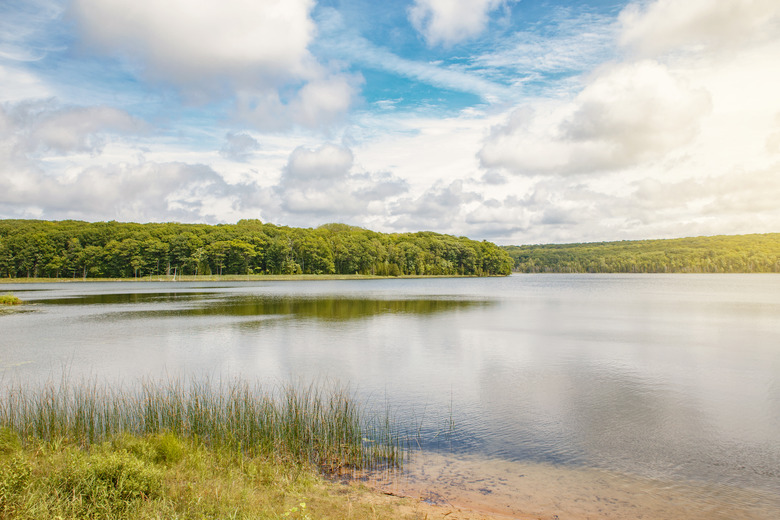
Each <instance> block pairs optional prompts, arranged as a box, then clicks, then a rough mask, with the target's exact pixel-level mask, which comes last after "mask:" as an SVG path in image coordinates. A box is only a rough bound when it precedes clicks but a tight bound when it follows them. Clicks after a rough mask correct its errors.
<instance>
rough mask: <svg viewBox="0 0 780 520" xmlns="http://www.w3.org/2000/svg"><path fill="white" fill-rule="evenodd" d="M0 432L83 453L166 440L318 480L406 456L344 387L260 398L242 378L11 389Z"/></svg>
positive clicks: (385, 418) (390, 430) (280, 391)
mask: <svg viewBox="0 0 780 520" xmlns="http://www.w3.org/2000/svg"><path fill="white" fill-rule="evenodd" d="M0 427H2V428H5V429H6V430H8V431H10V432H14V433H15V434H16V435H18V437H19V439H21V441H22V442H28V441H30V440H33V439H37V440H41V441H45V442H56V441H57V440H58V439H64V440H66V441H67V442H72V443H75V444H77V445H79V446H82V447H89V446H92V445H98V444H100V443H103V442H106V441H110V440H111V439H115V438H118V437H121V436H122V435H126V434H129V435H136V436H154V435H158V436H160V435H162V436H164V435H166V434H171V435H173V436H174V437H175V438H182V439H190V440H194V441H196V442H198V443H202V444H204V445H206V446H211V447H215V448H219V449H229V450H232V451H235V452H237V453H242V454H249V455H264V456H273V457H276V458H278V459H283V460H288V461H290V462H292V463H296V464H301V463H306V464H312V465H314V466H316V467H318V468H321V469H322V470H323V471H325V472H338V471H343V470H344V469H345V468H352V469H374V468H384V467H388V468H393V467H400V466H401V465H402V464H403V456H404V451H405V448H404V446H403V442H402V441H401V436H400V435H399V434H398V433H397V430H396V429H395V428H394V427H393V424H392V421H391V420H390V415H389V412H386V413H385V414H380V415H371V414H369V413H367V412H366V411H365V410H364V409H363V408H361V406H360V405H358V404H357V402H356V401H355V400H354V399H353V398H352V396H351V395H350V394H349V392H348V391H346V390H345V389H343V388H340V387H337V386H331V387H327V388H326V387H322V386H316V385H310V386H300V385H299V386H295V385H285V386H280V387H276V388H275V389H273V390H272V391H268V392H267V391H264V390H263V389H262V388H261V387H260V386H259V385H252V384H250V383H249V382H247V381H244V380H240V379H234V380H230V381H218V382H215V381H213V380H211V379H208V378H201V379H193V380H191V381H189V382H188V383H185V382H182V381H181V380H177V379H171V380H159V381H153V380H144V381H142V382H141V383H140V385H137V386H136V387H135V388H134V389H128V388H122V387H114V386H109V385H107V384H98V383H97V382H94V381H92V382H82V383H79V384H71V383H70V382H69V381H67V380H66V379H64V380H63V381H61V382H59V383H58V384H55V383H51V382H50V383H47V384H45V385H43V386H41V387H38V388H32V387H30V386H27V385H24V384H10V385H6V386H5V388H4V389H3V396H2V399H0ZM0 440H2V439H0ZM161 449H162V448H161ZM172 449H173V448H172ZM160 456H161V457H163V458H166V459H167V458H170V457H171V455H170V454H167V455H160Z"/></svg>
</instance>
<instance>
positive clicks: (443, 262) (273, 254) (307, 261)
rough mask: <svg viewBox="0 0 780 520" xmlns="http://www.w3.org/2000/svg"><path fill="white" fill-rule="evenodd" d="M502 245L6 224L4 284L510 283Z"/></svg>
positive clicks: (429, 237) (435, 238)
mask: <svg viewBox="0 0 780 520" xmlns="http://www.w3.org/2000/svg"><path fill="white" fill-rule="evenodd" d="M511 271H512V259H511V258H510V257H509V254H508V253H507V251H505V250H504V249H501V248H499V247H498V246H496V245H495V244H493V243H490V242H486V241H482V242H478V241H475V240H471V239H468V238H466V237H454V236H450V235H442V234H438V233H433V232H427V231H424V232H417V233H392V234H390V233H378V232H374V231H370V230H367V229H363V228H358V227H354V226H348V225H345V224H326V225H323V226H320V227H318V228H313V229H312V228H293V227H286V226H276V225H274V224H270V223H263V222H261V221H259V220H241V221H239V222H238V223H236V224H219V225H208V224H181V223H149V224H138V223H122V222H115V221H111V222H82V221H75V220H65V221H45V220H0V276H1V277H3V278H141V277H145V276H146V277H148V276H153V275H169V276H170V275H174V276H175V275H242V274H363V275H377V276H403V275H464V276H497V275H498V276H505V275H509V274H510V273H511Z"/></svg>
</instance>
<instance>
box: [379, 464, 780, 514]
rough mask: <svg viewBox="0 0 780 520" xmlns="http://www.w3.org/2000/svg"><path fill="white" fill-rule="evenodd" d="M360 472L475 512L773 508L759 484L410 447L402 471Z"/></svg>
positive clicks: (395, 488)
mask: <svg viewBox="0 0 780 520" xmlns="http://www.w3.org/2000/svg"><path fill="white" fill-rule="evenodd" d="M365 478H366V483H367V484H368V485H370V486H372V487H375V488H376V489H378V490H380V491H383V492H385V493H390V494H393V495H398V496H405V497H410V498H414V499H418V500H422V501H424V502H427V503H430V504H434V505H438V506H444V508H445V509H449V510H451V511H453V512H457V511H461V510H463V509H465V510H471V511H472V512H473V513H477V516H476V517H479V515H478V513H483V514H485V515H486V516H489V517H493V518H518V519H528V518H534V519H543V520H548V519H549V520H553V519H559V520H563V519H574V520H580V519H602V518H604V519H606V518H609V519H621V520H622V519H626V520H628V519H675V518H679V519H686V520H721V519H722V520H726V519H728V520H736V519H740V520H768V519H770V518H776V516H775V515H776V514H777V512H778V511H780V496H778V495H773V494H771V493H769V492H767V491H762V490H746V489H739V488H734V487H729V486H719V485H717V486H716V485H711V484H697V483H694V482H668V481H661V480H653V479H650V478H644V477H638V476H632V475H623V474H619V473H614V472H610V471H606V470H601V469H593V468H572V467H563V466H555V465H550V464H535V463H517V462H508V461H503V460H484V459H482V460H481V459H477V458H474V457H455V456H449V455H441V454H436V453H420V454H416V455H415V456H414V458H413V460H412V461H411V462H409V463H407V464H406V466H405V470H404V472H403V474H398V473H379V474H372V475H370V476H366V477H365ZM461 516H462V517H463V518H473V517H474V516H464V514H461Z"/></svg>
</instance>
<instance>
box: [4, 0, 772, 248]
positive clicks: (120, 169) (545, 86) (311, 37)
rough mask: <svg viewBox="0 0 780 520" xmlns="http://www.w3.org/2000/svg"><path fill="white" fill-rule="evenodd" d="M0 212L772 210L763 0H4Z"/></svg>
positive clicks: (497, 236)
mask: <svg viewBox="0 0 780 520" xmlns="http://www.w3.org/2000/svg"><path fill="white" fill-rule="evenodd" d="M0 218H43V219H57V220H58V219H71V218H72V219H82V220H89V221H94V220H112V219H113V220H120V221H136V222H151V221H179V222H207V223H233V222H236V221H237V220H239V219H242V218H259V219H261V220H263V221H267V222H273V223H276V224H282V225H291V226H304V227H315V226H318V225H320V224H323V223H327V222H345V223H348V224H353V225H357V226H362V227H367V228H370V229H374V230H378V231H386V232H392V231H417V230H433V231H438V232H442V233H451V234H455V235H466V236H469V237H471V238H477V239H488V240H492V241H495V242H497V243H500V244H528V243H550V242H582V241H599V240H622V239H640V238H667V237H682V236H697V235H713V234H735V233H757V232H778V231H780V2H778V1H777V0H685V1H680V0H647V1H629V0H584V1H575V0H388V1H384V2H374V1H368V0H322V1H319V2H317V1H315V0H219V1H217V0H3V1H2V2H0Z"/></svg>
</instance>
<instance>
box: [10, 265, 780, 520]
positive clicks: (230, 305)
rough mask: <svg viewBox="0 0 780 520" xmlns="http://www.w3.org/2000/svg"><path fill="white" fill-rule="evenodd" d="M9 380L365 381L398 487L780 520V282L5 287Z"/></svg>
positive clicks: (523, 280)
mask: <svg viewBox="0 0 780 520" xmlns="http://www.w3.org/2000/svg"><path fill="white" fill-rule="evenodd" d="M0 292H3V293H5V292H13V293H14V294H15V295H17V296H19V297H20V298H22V299H23V300H24V301H25V302H26V303H28V304H30V305H26V306H25V307H24V308H23V310H22V311H18V312H11V313H3V314H0V338H2V339H1V340H0V374H2V378H3V381H11V380H18V379H22V380H26V381H41V382H43V381H44V380H50V379H59V377H61V375H62V372H63V370H64V371H67V372H68V373H69V374H70V376H69V377H70V378H71V379H81V378H97V379H99V380H107V381H109V382H117V383H122V382H128V381H134V380H137V379H138V378H139V377H147V376H149V377H153V378H158V377H187V376H188V375H208V376H211V377H214V378H220V377H222V378H224V377H234V376H241V377H243V378H245V379H252V380H254V379H259V380H261V381H263V382H268V384H269V385H274V384H278V383H280V382H284V381H294V382H303V383H308V382H312V381H315V382H321V383H326V384H327V383H331V382H335V383H340V384H343V385H349V388H350V389H351V390H352V391H353V392H354V393H355V395H356V396H357V397H358V399H359V400H360V401H361V402H362V403H364V404H365V406H367V407H369V408H376V409H383V407H385V406H386V405H387V404H388V403H389V406H390V408H391V410H392V412H393V414H394V415H395V417H396V419H397V420H398V421H399V422H400V423H402V424H409V425H412V426H410V428H413V429H415V430H417V429H419V439H418V440H419V449H418V450H417V449H416V450H415V452H414V453H413V454H412V459H411V461H410V462H409V463H408V464H407V467H406V471H405V473H404V474H403V475H374V476H371V479H372V481H373V482H375V483H376V484H377V485H380V486H382V487H385V488H388V489H390V490H393V491H394V492H398V493H403V494H409V495H414V496H421V497H423V498H426V499H429V500H431V501H450V502H453V503H458V504H464V505H468V506H470V507H474V508H477V509H483V510H485V511H494V512H499V513H503V514H507V515H509V516H521V515H523V514H532V515H535V517H541V518H554V515H559V517H560V518H586V517H588V518H638V517H639V516H640V514H643V515H644V517H645V518H670V517H680V518H702V519H704V518H709V519H719V518H723V519H726V518H729V519H734V518H741V519H742V518H756V519H769V518H780V491H778V490H780V276H777V275H563V274H555V275H513V276H511V277H507V278H460V279H457V278H452V279H448V278H435V279H380V280H322V281H269V282H193V283H181V282H176V283H171V282H106V283H103V282H93V283H58V284H3V285H2V286H0Z"/></svg>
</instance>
